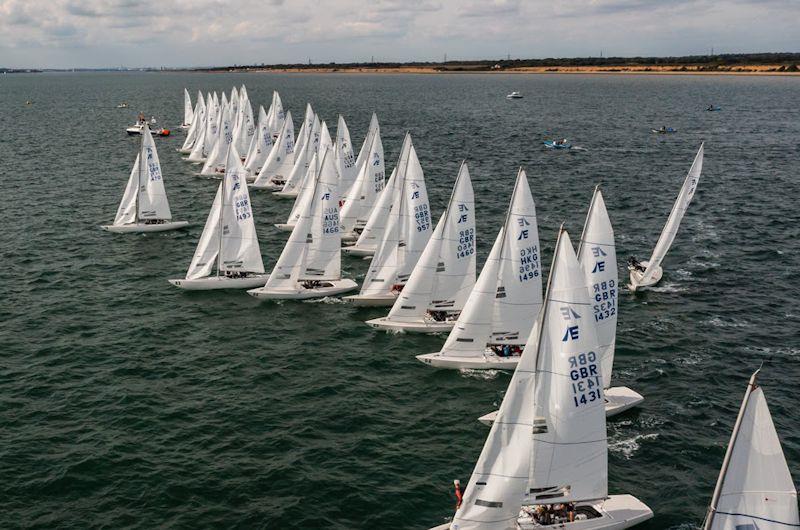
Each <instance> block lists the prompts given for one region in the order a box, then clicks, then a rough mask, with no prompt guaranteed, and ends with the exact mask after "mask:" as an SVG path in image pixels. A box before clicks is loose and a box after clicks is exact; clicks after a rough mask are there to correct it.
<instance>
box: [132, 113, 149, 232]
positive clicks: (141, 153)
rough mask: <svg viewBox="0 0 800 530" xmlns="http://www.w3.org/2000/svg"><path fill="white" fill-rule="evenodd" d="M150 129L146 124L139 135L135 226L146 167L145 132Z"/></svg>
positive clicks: (137, 221)
mask: <svg viewBox="0 0 800 530" xmlns="http://www.w3.org/2000/svg"><path fill="white" fill-rule="evenodd" d="M149 129H150V125H148V124H147V122H145V123H144V126H143V127H142V133H141V134H140V135H139V136H140V139H139V168H138V169H139V172H138V174H137V176H136V196H135V198H134V202H133V205H134V212H135V214H136V217H134V220H135V221H136V223H135V224H139V203H140V200H139V194H140V193H141V192H142V166H143V165H144V133H145V130H149Z"/></svg>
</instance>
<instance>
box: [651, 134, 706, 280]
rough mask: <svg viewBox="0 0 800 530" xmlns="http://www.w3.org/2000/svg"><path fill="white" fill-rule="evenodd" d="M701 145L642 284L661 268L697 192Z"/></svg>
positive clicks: (654, 250)
mask: <svg viewBox="0 0 800 530" xmlns="http://www.w3.org/2000/svg"><path fill="white" fill-rule="evenodd" d="M703 145H704V144H700V149H699V150H698V151H697V155H696V156H695V158H694V162H693V163H692V167H691V168H690V169H689V173H688V174H687V175H686V179H685V180H684V181H683V186H682V187H681V191H680V193H678V198H677V199H675V204H674V205H673V206H672V211H671V212H670V213H669V218H668V219H667V224H665V225H664V229H663V230H662V231H661V235H660V236H659V238H658V242H657V243H656V246H655V248H654V249H653V254H652V255H651V256H650V261H649V262H648V264H647V270H645V272H644V275H643V276H642V279H641V281H640V283H642V284H647V283H648V282H649V281H650V280H651V279H652V277H653V274H654V273H655V271H656V270H658V269H659V268H660V267H661V262H662V261H663V260H664V256H666V255H667V251H668V250H669V247H670V246H671V245H672V242H673V241H674V240H675V236H676V235H677V233H678V227H680V225H681V220H682V219H683V215H684V214H685V213H686V209H687V208H688V207H689V203H691V202H692V197H694V192H695V190H697V183H698V181H699V180H700V173H701V172H702V170H703Z"/></svg>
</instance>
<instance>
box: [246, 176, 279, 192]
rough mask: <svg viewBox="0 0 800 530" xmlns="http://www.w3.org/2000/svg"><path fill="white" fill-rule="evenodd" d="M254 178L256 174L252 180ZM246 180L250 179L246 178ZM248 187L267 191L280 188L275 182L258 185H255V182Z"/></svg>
mask: <svg viewBox="0 0 800 530" xmlns="http://www.w3.org/2000/svg"><path fill="white" fill-rule="evenodd" d="M256 178H257V177H256V176H253V181H255V179H256ZM248 182H250V181H249V180H248ZM249 187H250V189H253V190H267V191H275V190H279V189H281V187H280V186H276V185H275V184H270V183H267V184H261V185H259V186H256V185H255V184H250V185H249Z"/></svg>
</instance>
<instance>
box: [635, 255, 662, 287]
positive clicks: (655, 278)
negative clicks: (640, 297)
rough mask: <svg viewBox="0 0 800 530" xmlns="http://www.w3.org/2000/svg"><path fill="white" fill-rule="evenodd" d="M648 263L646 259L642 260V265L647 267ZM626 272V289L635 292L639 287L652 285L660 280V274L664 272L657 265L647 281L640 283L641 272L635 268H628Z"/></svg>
mask: <svg viewBox="0 0 800 530" xmlns="http://www.w3.org/2000/svg"><path fill="white" fill-rule="evenodd" d="M648 263H649V262H647V261H643V262H642V266H644V267H647V265H648ZM628 272H629V276H630V283H629V284H628V289H630V290H631V291H634V292H635V291H638V290H639V289H644V288H647V287H652V286H653V285H655V284H657V283H658V282H660V281H661V276H662V275H663V274H664V269H662V268H661V267H658V268H657V269H656V270H655V271H653V276H652V277H651V278H650V280H649V281H648V282H647V283H642V277H643V276H644V273H643V272H641V271H639V270H636V269H633V270H629V271H628Z"/></svg>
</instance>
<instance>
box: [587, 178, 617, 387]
mask: <svg viewBox="0 0 800 530" xmlns="http://www.w3.org/2000/svg"><path fill="white" fill-rule="evenodd" d="M578 261H580V263H581V268H582V269H583V274H584V275H585V276H586V285H587V286H588V287H589V298H590V300H591V302H592V310H593V313H594V320H595V324H596V326H597V339H598V341H599V343H600V349H599V350H598V352H597V353H598V355H600V359H601V362H600V367H601V371H602V372H603V387H604V388H609V387H610V386H611V372H612V369H613V367H614V349H615V344H616V337H617V307H618V305H617V298H618V295H619V272H618V270H617V250H616V245H615V244H614V229H613V228H612V226H611V220H610V219H609V217H608V211H607V210H606V204H605V201H604V200H603V194H602V192H601V191H600V187H599V186H598V187H597V188H595V190H594V195H593V196H592V203H591V204H590V205H589V212H588V213H587V214H586V223H585V224H584V227H583V235H582V236H581V241H580V243H579V244H578Z"/></svg>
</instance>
